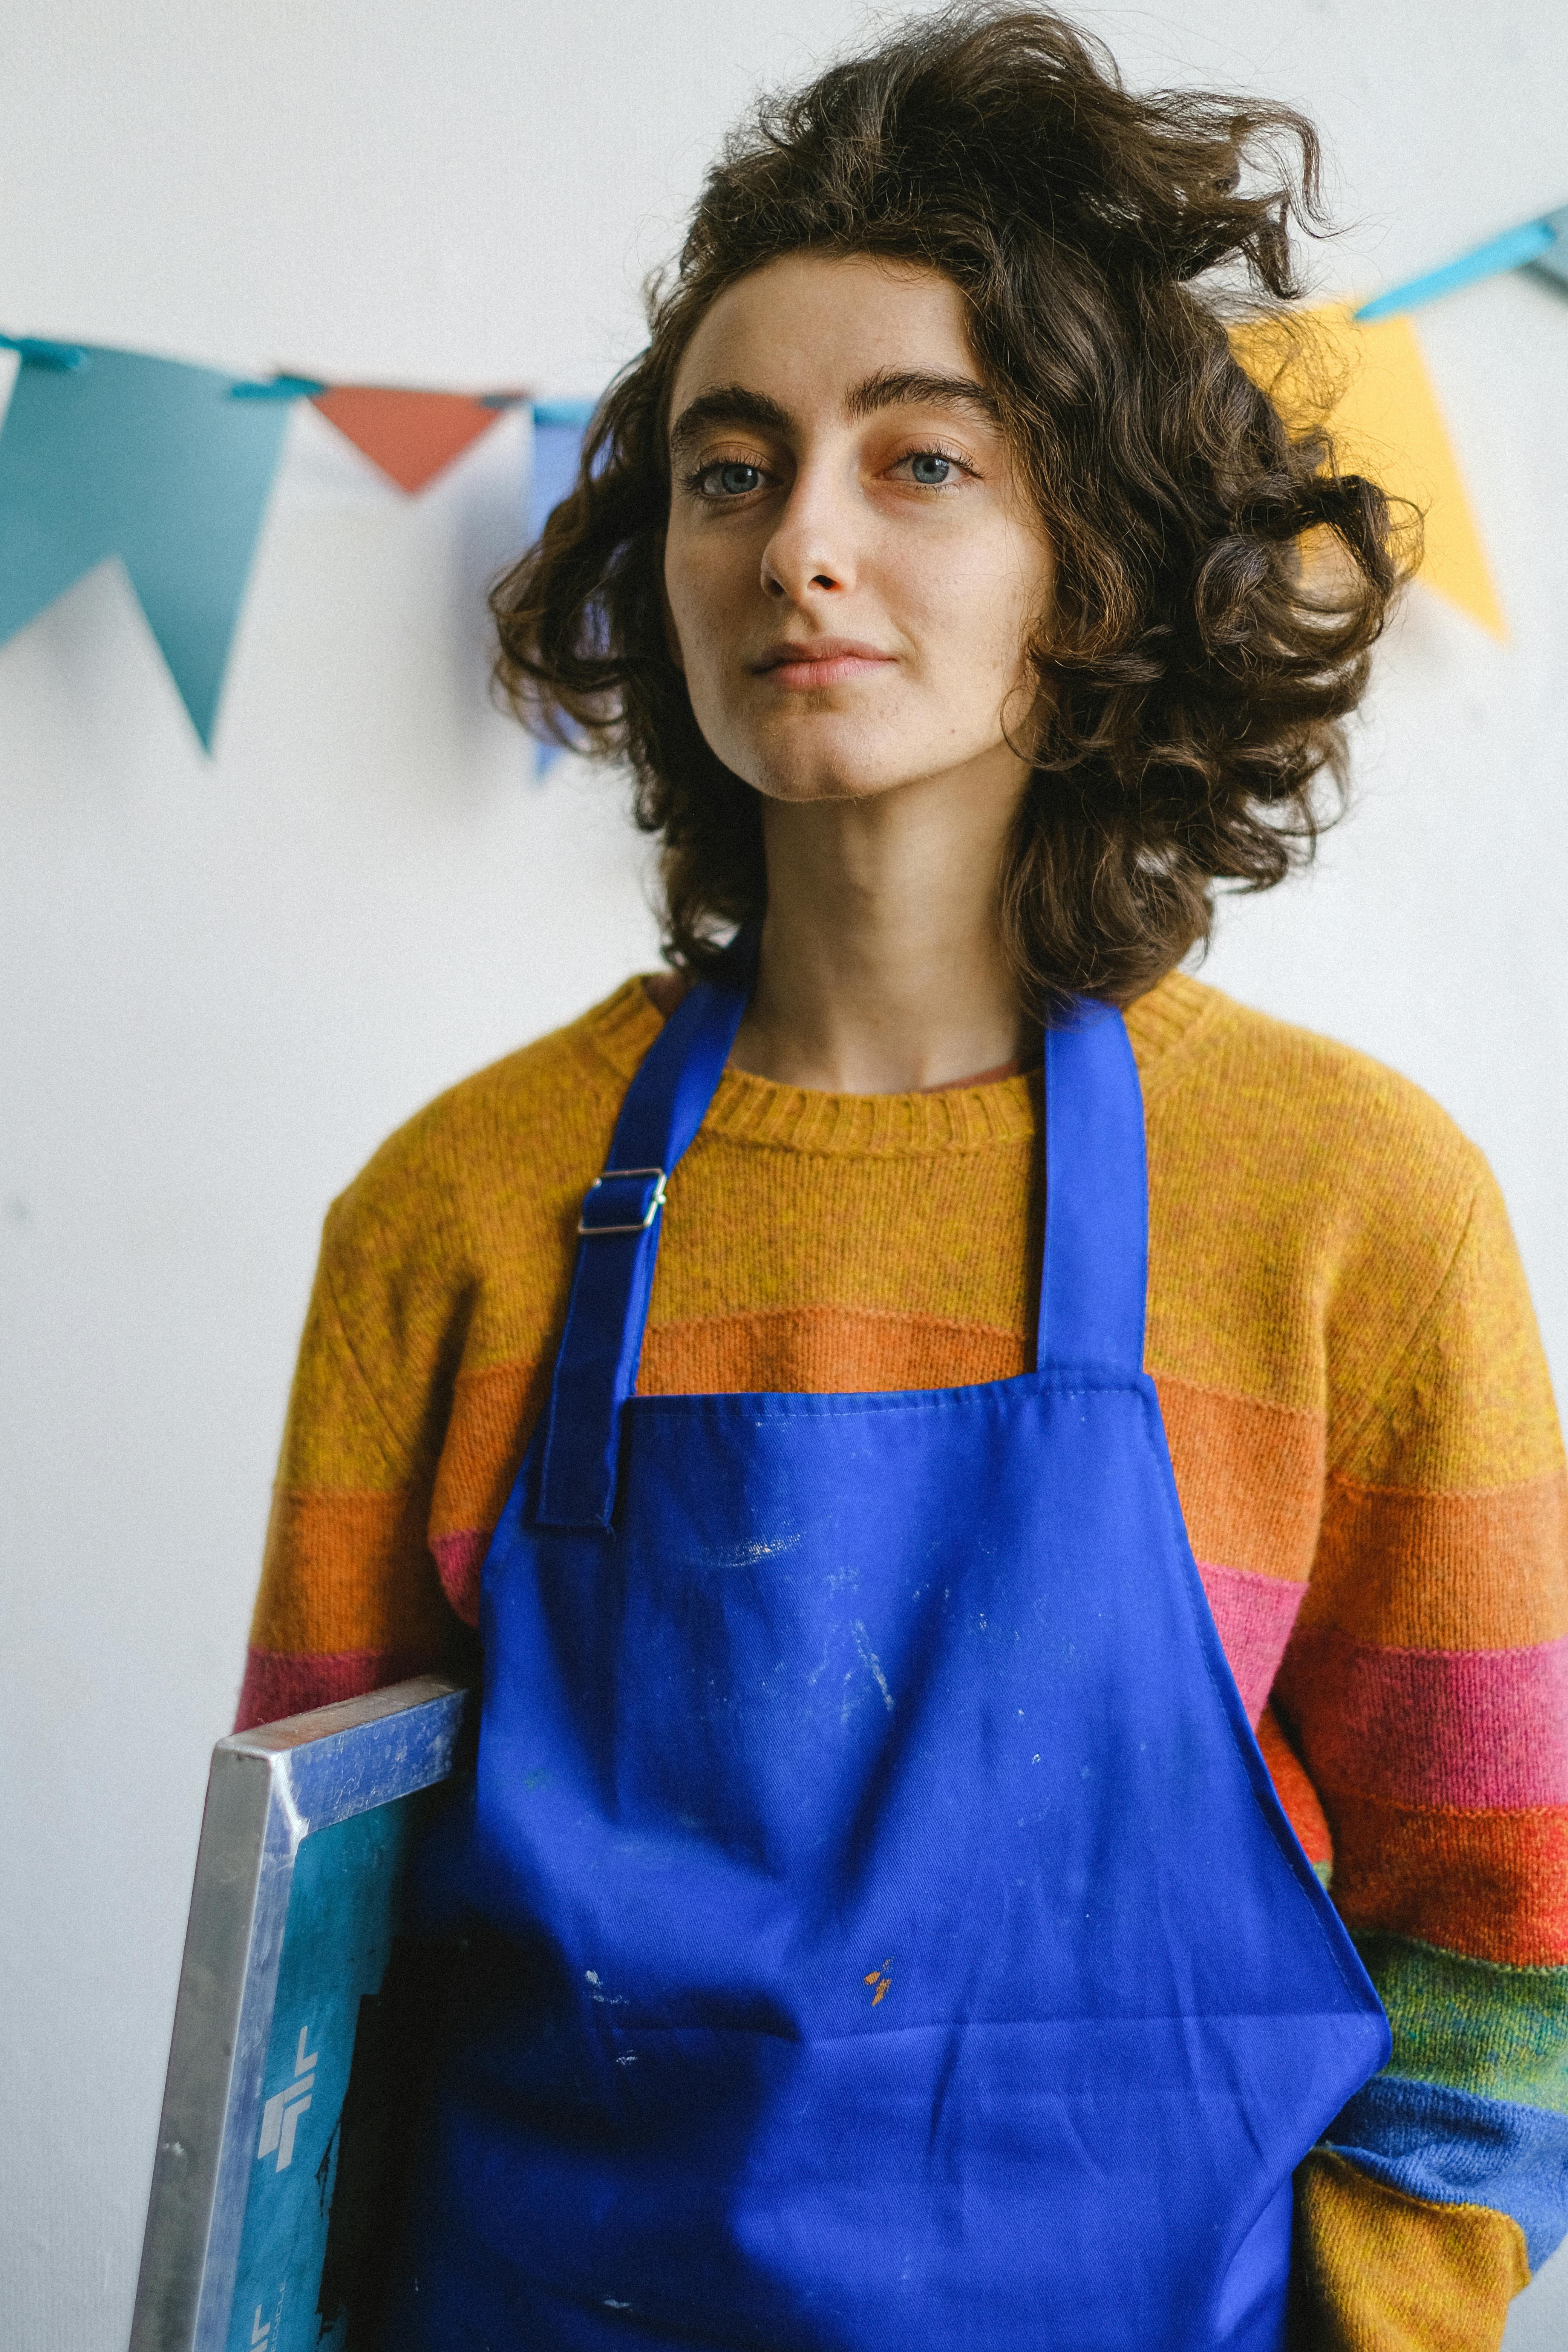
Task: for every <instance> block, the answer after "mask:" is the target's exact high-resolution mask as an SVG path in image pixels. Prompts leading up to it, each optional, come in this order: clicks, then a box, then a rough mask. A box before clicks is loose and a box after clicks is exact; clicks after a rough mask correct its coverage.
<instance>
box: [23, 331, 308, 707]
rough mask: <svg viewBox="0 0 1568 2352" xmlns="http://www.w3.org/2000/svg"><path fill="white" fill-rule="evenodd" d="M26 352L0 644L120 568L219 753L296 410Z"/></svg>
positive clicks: (129, 368) (190, 383) (226, 389)
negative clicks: (244, 606) (243, 614)
mask: <svg viewBox="0 0 1568 2352" xmlns="http://www.w3.org/2000/svg"><path fill="white" fill-rule="evenodd" d="M80 350H81V353H82V357H81V362H80V364H79V365H77V366H75V367H61V366H59V365H58V364H57V365H52V366H51V365H48V364H47V363H44V362H39V361H36V360H32V359H30V358H29V357H27V356H26V353H25V355H24V360H23V364H22V367H21V370H20V372H19V373H18V375H17V378H16V389H15V391H14V392H13V393H12V394H11V404H10V406H9V408H8V409H7V410H6V412H5V425H4V427H3V429H0V645H4V644H5V641H6V639H7V638H9V637H13V636H15V635H16V632H17V630H18V629H23V628H26V625H27V623H28V622H29V621H31V620H33V619H34V618H35V617H36V616H37V614H39V613H41V612H42V611H43V610H44V608H45V606H46V605H48V604H53V603H54V601H55V598H56V597H57V596H60V595H63V594H64V593H65V591H66V590H67V589H68V588H69V587H71V586H73V585H74V583H76V582H77V581H78V580H79V579H80V578H81V577H82V575H83V574H84V572H90V571H92V570H93V568H94V566H95V565H97V564H100V563H101V562H103V560H104V558H105V557H106V556H110V555H118V556H119V557H120V559H121V562H123V564H124V566H125V569H126V571H127V572H128V573H129V574H130V577H131V584H132V587H133V588H134V589H135V591H136V593H137V595H138V596H139V597H140V599H141V601H142V610H143V612H144V613H145V614H146V615H147V618H148V621H149V623H150V624H151V625H152V630H153V635H154V636H155V637H156V638H157V640H158V643H159V646H161V647H162V649H163V658H164V660H165V661H166V662H167V663H168V665H169V667H170V669H171V670H172V672H173V673H174V684H175V685H176V686H177V687H178V688H179V689H180V694H181V697H182V698H183V699H184V705H185V708H186V709H187V710H188V711H189V712H190V714H191V718H192V720H193V721H194V723H195V730H196V732H197V734H198V735H199V736H200V737H201V739H202V741H203V743H204V744H206V745H207V746H209V748H210V746H211V743H212V733H213V724H214V721H215V719H216V716H217V704H218V696H219V694H220V693H221V691H222V688H223V676H224V670H225V667H226V664H227V661H228V649H229V645H230V642H231V640H232V638H233V636H234V630H235V624H236V622H237V619H238V617H239V607H240V602H241V599H242V598H243V596H244V594H245V583H246V581H247V577H248V576H249V572H250V565H251V560H252V558H253V557H254V555H255V552H256V541H257V538H258V533H259V531H260V529H261V518H262V514H263V511H264V509H265V508H266V505H267V495H268V490H269V489H270V488H271V487H272V477H273V475H274V474H275V472H276V471H277V467H278V458H279V451H280V449H281V447H282V444H283V435H284V431H285V429H286V427H287V425H288V422H289V404H288V403H287V402H279V401H269V400H262V401H249V400H234V399H231V398H230V396H229V395H230V390H231V387H232V385H233V383H234V378H233V377H232V376H229V375H222V374H219V373H216V371H215V370H213V369H211V368H197V367H186V366H184V364H183V363H182V362H179V361H176V360H154V359H145V358H143V357H142V355H141V354H140V353H139V352H117V351H105V350H102V349H100V348H99V347H97V346H94V345H91V344H84V345H82V346H80Z"/></svg>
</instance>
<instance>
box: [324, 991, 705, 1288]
mask: <svg viewBox="0 0 1568 2352" xmlns="http://www.w3.org/2000/svg"><path fill="white" fill-rule="evenodd" d="M659 1025H660V1015H659V1013H658V1011H657V1009H656V1008H655V1005H654V1003H653V1002H652V1000H651V998H650V997H649V995H648V993H647V989H646V987H645V985H644V983H643V982H642V981H641V980H640V979H633V980H628V981H626V982H624V983H623V984H622V985H621V986H620V987H619V988H617V989H616V991H615V992H614V993H613V994H612V995H610V996H608V997H606V998H605V999H604V1001H603V1002H602V1003H598V1004H595V1005H592V1006H590V1008H589V1009H588V1011H587V1012H585V1013H580V1014H579V1015H578V1017H577V1018H576V1019H575V1020H574V1021H570V1022H568V1023H566V1024H565V1025H564V1026H563V1027H562V1028H559V1029H554V1030H552V1031H550V1032H549V1033H548V1034H546V1035H544V1036H542V1037H537V1038H535V1039H533V1040H532V1042H531V1044H529V1045H522V1046H520V1047H518V1048H517V1050H516V1051H515V1052H513V1053H510V1054H507V1055H503V1056H502V1057H501V1059H500V1060H499V1061H496V1062H491V1063H489V1065H487V1066H486V1067H484V1068H483V1069H479V1070H476V1071H474V1072H473V1073H472V1075H471V1076H468V1077H466V1078H462V1079H460V1080H459V1081H458V1084H457V1085H456V1086H452V1087H447V1088H446V1090H445V1091H444V1092H443V1093H441V1094H439V1095H437V1097H435V1099H434V1100H433V1101H432V1102H429V1103H426V1105H425V1107H424V1108H423V1109H421V1110H418V1111H416V1113H415V1114H414V1116H413V1118H409V1119H406V1120H405V1122H404V1124H403V1125H402V1126H401V1127H399V1128H397V1129H395V1131H394V1132H393V1133H392V1134H391V1135H389V1136H388V1137H387V1139H386V1140H385V1142H384V1143H383V1144H382V1145H381V1147H380V1148H379V1150H376V1151H375V1152H374V1154H373V1155H372V1157H371V1159H370V1160H368V1161H367V1162H366V1164H365V1166H364V1167H363V1169H362V1170H361V1171H360V1172H359V1174H358V1175H357V1176H356V1177H355V1178H354V1180H353V1182H352V1183H351V1184H350V1185H349V1186H348V1187H347V1189H346V1190H345V1191H344V1192H342V1193H341V1194H340V1195H339V1197H338V1199H337V1200H336V1201H335V1202H333V1203H332V1207H331V1212H330V1215H329V1221H328V1222H329V1231H330V1232H334V1233H336V1234H338V1235H340V1236H342V1237H343V1238H344V1239H346V1238H347V1237H348V1235H349V1234H352V1233H362V1232H365V1231H366V1230H374V1229H380V1230H381V1231H383V1232H384V1230H385V1229H386V1227H387V1226H388V1225H389V1224H397V1225H405V1226H406V1225H412V1226H416V1227H417V1228H418V1229H419V1230H420V1231H421V1232H422V1233H423V1234H424V1235H425V1236H426V1240H427V1241H430V1242H434V1241H435V1240H436V1239H437V1237H438V1236H439V1235H441V1234H443V1233H445V1232H447V1231H449V1229H450V1228H452V1227H453V1226H455V1225H460V1226H462V1227H465V1228H471V1227H472V1226H473V1225H474V1224H475V1223H478V1224H479V1225H480V1226H482V1225H484V1224H486V1223H489V1221H490V1220H491V1219H492V1218H494V1217H496V1216H498V1215H499V1216H502V1217H504V1218H505V1220H506V1221H507V1223H508V1224H509V1225H510V1228H511V1229H512V1231H513V1232H514V1233H515V1234H517V1236H518V1238H519V1239H520V1240H521V1239H522V1238H524V1237H525V1236H526V1235H527V1234H528V1233H529V1232H530V1230H531V1229H532V1228H538V1230H539V1234H540V1237H541V1238H543V1237H544V1236H545V1234H549V1235H550V1236H551V1237H552V1238H553V1237H554V1234H555V1232H556V1229H557V1227H558V1225H559V1222H560V1218H561V1215H562V1213H563V1208H564V1206H565V1204H566V1203H567V1202H573V1203H574V1202H576V1200H577V1199H579V1198H580V1197H581V1194H582V1192H583V1191H584V1187H585V1186H586V1184H587V1183H588V1182H589V1181H591V1179H592V1178H593V1176H594V1175H595V1174H596V1173H597V1171H598V1170H599V1169H600V1168H601V1167H602V1166H603V1164H604V1155H605V1149H606V1147H607V1145H608V1142H609V1139H610V1135H611V1133H612V1131H613V1129H614V1127H615V1122H616V1113H617V1111H618V1110H619V1108H620V1104H621V1099H622V1097H623V1096H624V1094H625V1092H626V1085H627V1082H628V1080H629V1079H630V1077H631V1076H632V1074H633V1072H634V1071H635V1070H636V1068H637V1064H638V1062H639V1061H640V1060H641V1059H642V1056H643V1055H644V1054H646V1052H647V1048H648V1046H649V1045H651V1044H652V1042H653V1039H654V1038H655V1037H656V1036H657V1035H658V1030H659Z"/></svg>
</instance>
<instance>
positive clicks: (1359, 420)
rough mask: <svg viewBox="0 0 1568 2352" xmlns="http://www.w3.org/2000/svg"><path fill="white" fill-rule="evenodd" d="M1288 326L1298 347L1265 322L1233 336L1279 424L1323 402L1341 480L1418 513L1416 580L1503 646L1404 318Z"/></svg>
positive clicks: (1344, 312)
mask: <svg viewBox="0 0 1568 2352" xmlns="http://www.w3.org/2000/svg"><path fill="white" fill-rule="evenodd" d="M1291 326H1292V328H1293V329H1299V330H1300V331H1301V333H1300V340H1299V341H1297V340H1296V339H1295V337H1294V336H1292V338H1291V340H1290V341H1287V342H1285V343H1283V344H1281V342H1280V341H1279V335H1278V332H1277V331H1275V330H1273V329H1271V328H1270V326H1269V325H1268V323H1267V322H1265V323H1264V324H1263V325H1261V326H1259V327H1257V328H1247V327H1243V328H1240V329H1238V330H1237V331H1236V332H1235V334H1234V336H1233V341H1234V343H1235V346H1236V352H1237V358H1238V359H1239V360H1240V361H1241V363H1242V365H1243V366H1244V367H1245V368H1246V369H1247V373H1249V374H1250V375H1252V376H1253V377H1255V378H1256V380H1257V381H1258V382H1259V383H1268V384H1269V385H1270V388H1271V389H1272V391H1273V394H1274V397H1275V399H1276V400H1277V402H1278V403H1279V406H1280V408H1281V410H1282V411H1283V413H1284V414H1285V415H1286V416H1287V417H1288V418H1289V417H1290V416H1291V415H1292V414H1293V413H1294V414H1296V415H1301V416H1303V417H1304V416H1305V415H1311V414H1320V415H1321V413H1322V409H1323V405H1324V402H1325V399H1326V398H1331V406H1330V408H1329V415H1328V420H1327V421H1328V424H1329V427H1330V430H1331V433H1332V435H1333V437H1334V442H1335V446H1336V448H1337V450H1338V453H1339V461H1340V467H1341V469H1342V472H1345V473H1348V474H1366V475H1368V476H1369V477H1370V478H1371V479H1372V480H1373V481H1375V482H1380V483H1381V484H1382V486H1383V488H1384V489H1385V490H1387V491H1388V492H1389V494H1390V495H1391V496H1392V497H1396V498H1403V499H1410V500H1411V501H1412V502H1413V503H1414V504H1415V506H1417V507H1419V508H1420V509H1422V511H1423V513H1424V515H1425V517H1426V551H1425V553H1424V554H1423V556H1422V560H1421V570H1420V572H1419V574H1418V577H1419V578H1420V579H1422V580H1424V581H1425V582H1426V585H1427V587H1429V588H1436V590H1437V592H1438V593H1439V594H1440V595H1444V596H1447V598H1448V599H1449V600H1450V602H1451V603H1453V604H1457V605H1458V607H1459V610H1460V611H1461V612H1462V613H1468V614H1469V615H1470V618H1471V619H1472V620H1474V621H1479V623H1480V625H1481V626H1482V628H1483V629H1485V630H1487V631H1488V632H1489V634H1490V635H1492V636H1494V637H1499V638H1505V637H1506V636H1507V635H1508V624H1507V622H1506V621H1505V620H1504V618H1503V614H1502V606H1501V605H1500V604H1499V602H1498V594H1497V590H1496V588H1495V587H1494V586H1493V584H1492V576H1491V571H1490V568H1489V565H1488V562H1487V558H1486V550H1485V548H1484V547H1483V546H1482V545H1481V535H1480V532H1479V529H1478V528H1477V524H1476V519H1475V514H1474V511H1473V510H1472V509H1471V506H1470V501H1469V496H1468V492H1467V490H1466V488H1465V483H1464V478H1463V476H1462V475H1461V473H1460V471H1459V464H1458V458H1457V457H1455V455H1454V446H1453V443H1452V442H1451V441H1450V440H1449V438H1448V428H1447V425H1445V424H1444V422H1443V413H1442V411H1441V409H1440V408H1439V407H1438V405H1437V396H1436V393H1435V392H1434V390H1433V388H1432V379H1431V377H1430V376H1429V375H1428V374H1427V372H1426V360H1425V359H1424V358H1423V356H1422V352H1421V346H1420V344H1419V342H1418V341H1416V338H1415V327H1414V326H1413V325H1412V324H1411V321H1410V320H1409V319H1407V318H1404V317H1396V318H1393V319H1377V320H1373V322H1372V323H1371V324H1370V325H1368V326H1364V327H1359V326H1357V325H1356V323H1355V320H1354V319H1353V317H1352V313H1351V311H1350V310H1349V308H1348V307H1347V306H1346V305H1345V304H1343V303H1338V302H1336V303H1333V304H1331V305H1328V306H1326V307H1325V308H1323V309H1322V310H1307V311H1302V312H1300V313H1298V314H1297V317H1296V319H1295V320H1293V321H1292V322H1291ZM1326 388H1327V389H1326ZM1335 394H1337V396H1334V395H1335Z"/></svg>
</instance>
